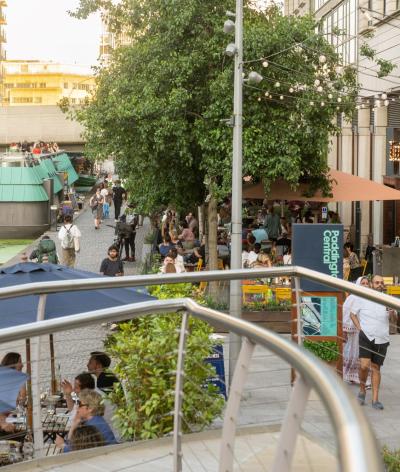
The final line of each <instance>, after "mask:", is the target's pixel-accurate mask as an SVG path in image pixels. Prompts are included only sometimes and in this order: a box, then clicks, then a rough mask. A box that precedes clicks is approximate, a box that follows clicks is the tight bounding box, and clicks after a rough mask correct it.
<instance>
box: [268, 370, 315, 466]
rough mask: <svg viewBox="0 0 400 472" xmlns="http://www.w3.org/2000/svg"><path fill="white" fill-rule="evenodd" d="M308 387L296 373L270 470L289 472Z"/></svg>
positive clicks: (308, 391) (308, 392) (308, 390)
mask: <svg viewBox="0 0 400 472" xmlns="http://www.w3.org/2000/svg"><path fill="white" fill-rule="evenodd" d="M310 390H311V389H310V387H309V386H308V385H307V384H306V383H305V382H304V380H303V378H302V377H301V376H300V375H297V378H296V382H295V384H294V388H293V390H292V394H291V395H290V402H289V405H288V407H287V409H286V414H285V418H284V420H283V423H282V427H281V435H280V437H279V443H278V448H277V451H276V454H275V460H274V465H273V467H272V469H271V472H289V470H290V467H291V464H292V460H293V456H294V453H295V450H296V440H297V435H298V434H299V431H300V427H301V423H302V421H303V417H304V412H305V409H306V405H307V400H308V397H309V394H310Z"/></svg>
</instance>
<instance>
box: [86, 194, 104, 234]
mask: <svg viewBox="0 0 400 472" xmlns="http://www.w3.org/2000/svg"><path fill="white" fill-rule="evenodd" d="M103 203H104V197H103V195H102V194H101V192H100V189H99V188H98V189H97V190H96V193H95V194H94V195H93V196H92V198H91V199H90V200H89V205H90V208H91V209H92V214H93V217H94V229H99V228H100V224H101V220H102V219H103Z"/></svg>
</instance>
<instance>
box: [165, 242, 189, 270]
mask: <svg viewBox="0 0 400 472" xmlns="http://www.w3.org/2000/svg"><path fill="white" fill-rule="evenodd" d="M168 264H173V265H174V267H175V272H176V273H178V274H180V273H182V272H186V269H185V264H184V262H183V257H182V256H181V255H180V254H178V251H177V249H175V248H174V249H171V250H170V251H169V253H168V254H167V255H166V257H165V259H164V262H163V265H162V266H161V268H160V272H161V273H162V274H166V273H171V272H173V271H172V268H171V267H169V268H168V270H169V272H167V270H166V269H167V266H168Z"/></svg>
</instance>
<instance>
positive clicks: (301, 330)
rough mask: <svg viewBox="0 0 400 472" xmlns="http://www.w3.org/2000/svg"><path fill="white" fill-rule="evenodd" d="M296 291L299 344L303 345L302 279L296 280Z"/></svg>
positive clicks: (296, 278)
mask: <svg viewBox="0 0 400 472" xmlns="http://www.w3.org/2000/svg"><path fill="white" fill-rule="evenodd" d="M294 289H295V290H296V317H297V344H298V345H299V346H301V345H302V344H303V323H302V321H301V297H300V290H301V288H300V279H299V278H298V277H295V278H294Z"/></svg>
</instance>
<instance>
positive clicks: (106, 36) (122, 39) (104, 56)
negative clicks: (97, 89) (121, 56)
mask: <svg viewBox="0 0 400 472" xmlns="http://www.w3.org/2000/svg"><path fill="white" fill-rule="evenodd" d="M131 41H132V40H131V38H130V36H129V35H128V34H127V33H119V34H116V33H114V32H113V31H112V29H111V28H110V24H109V21H108V17H107V15H106V14H103V15H102V18H101V36H100V50H99V61H100V62H101V63H102V64H108V63H109V61H110V57H111V53H112V51H113V50H114V49H116V48H118V47H120V46H127V45H129V44H130V43H131Z"/></svg>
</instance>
